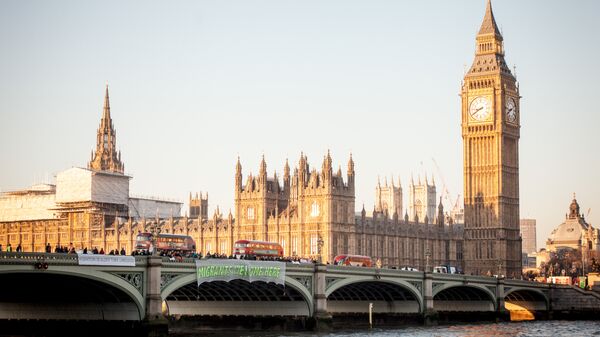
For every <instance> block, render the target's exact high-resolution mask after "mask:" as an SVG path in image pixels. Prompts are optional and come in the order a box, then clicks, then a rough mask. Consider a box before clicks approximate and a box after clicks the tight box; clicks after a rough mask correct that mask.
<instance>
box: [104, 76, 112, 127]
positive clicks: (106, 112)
mask: <svg viewBox="0 0 600 337" xmlns="http://www.w3.org/2000/svg"><path fill="white" fill-rule="evenodd" d="M102 121H103V122H106V123H109V124H108V125H111V124H112V120H111V118H110V99H109V98H108V83H106V91H105V93H104V111H103V113H102Z"/></svg>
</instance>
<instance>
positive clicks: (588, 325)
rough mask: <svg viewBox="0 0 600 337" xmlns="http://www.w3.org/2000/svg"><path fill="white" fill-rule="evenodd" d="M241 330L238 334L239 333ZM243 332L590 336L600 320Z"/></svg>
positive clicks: (294, 336)
mask: <svg viewBox="0 0 600 337" xmlns="http://www.w3.org/2000/svg"><path fill="white" fill-rule="evenodd" d="M239 335H240V334H238V336H239ZM242 335H244V336H252V337H254V336H273V337H274V336H289V337H309V336H315V337H316V336H319V337H360V336H378V337H379V336H381V337H396V336H414V337H481V336H484V337H485V336H489V337H549V336H568V337H584V336H585V337H589V336H600V321H529V322H505V323H489V324H464V325H449V326H436V327H406V328H400V329H373V330H371V331H368V330H359V331H339V332H335V333H329V334H322V335H317V334H314V333H286V334H265V333H261V334H242Z"/></svg>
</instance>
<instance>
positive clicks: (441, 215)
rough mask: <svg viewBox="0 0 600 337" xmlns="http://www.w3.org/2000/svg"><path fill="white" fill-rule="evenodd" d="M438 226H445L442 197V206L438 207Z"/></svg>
mask: <svg viewBox="0 0 600 337" xmlns="http://www.w3.org/2000/svg"><path fill="white" fill-rule="evenodd" d="M437 224H438V225H440V226H443V225H444V205H442V197H440V204H439V205H438V214H437Z"/></svg>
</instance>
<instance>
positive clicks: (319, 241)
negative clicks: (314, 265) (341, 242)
mask: <svg viewBox="0 0 600 337" xmlns="http://www.w3.org/2000/svg"><path fill="white" fill-rule="evenodd" d="M323 244H324V242H323V238H322V237H321V235H319V238H318V239H317V254H318V255H319V259H318V261H319V263H323V259H322V257H321V251H322V250H323Z"/></svg>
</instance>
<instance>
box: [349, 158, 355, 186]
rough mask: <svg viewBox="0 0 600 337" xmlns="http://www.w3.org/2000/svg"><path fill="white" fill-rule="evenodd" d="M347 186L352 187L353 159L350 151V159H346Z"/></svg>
mask: <svg viewBox="0 0 600 337" xmlns="http://www.w3.org/2000/svg"><path fill="white" fill-rule="evenodd" d="M348 187H351V188H354V160H353V159H352V152H351V153H350V159H348Z"/></svg>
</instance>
